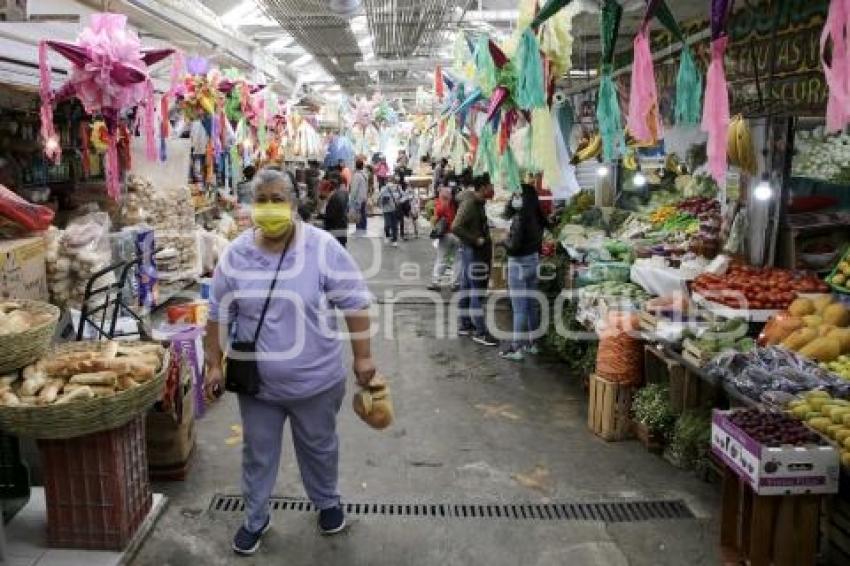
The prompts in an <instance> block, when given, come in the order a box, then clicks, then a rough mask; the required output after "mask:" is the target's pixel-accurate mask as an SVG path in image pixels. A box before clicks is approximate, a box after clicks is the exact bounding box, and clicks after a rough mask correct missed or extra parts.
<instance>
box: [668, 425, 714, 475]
mask: <svg viewBox="0 0 850 566" xmlns="http://www.w3.org/2000/svg"><path fill="white" fill-rule="evenodd" d="M710 442H711V416H710V414H708V413H706V412H702V411H686V412H685V413H683V414H682V415H681V416H680V417H679V419H678V420H677V421H676V424H675V425H674V427H673V432H672V433H671V434H670V441H669V443H668V444H667V447H666V449H665V451H664V455H665V457H666V458H667V459H668V460H669V461H670V462H672V463H673V465H675V466H676V467H679V468H682V469H684V470H691V469H694V468H697V467H699V464H700V461H701V460H704V459H706V458H708V451H709V450H710Z"/></svg>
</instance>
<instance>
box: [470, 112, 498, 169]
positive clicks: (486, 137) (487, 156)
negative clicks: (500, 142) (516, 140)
mask: <svg viewBox="0 0 850 566" xmlns="http://www.w3.org/2000/svg"><path fill="white" fill-rule="evenodd" d="M473 172H474V173H475V174H476V175H481V174H483V173H489V174H490V176H491V177H496V176H497V174H498V167H496V138H495V134H494V133H493V127H492V126H491V125H490V124H484V127H483V128H481V137H480V138H479V139H478V148H477V149H476V151H475V164H474V165H473Z"/></svg>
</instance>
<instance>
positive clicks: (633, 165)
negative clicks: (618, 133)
mask: <svg viewBox="0 0 850 566" xmlns="http://www.w3.org/2000/svg"><path fill="white" fill-rule="evenodd" d="M623 167H625V168H626V169H628V170H629V171H634V170H636V169H637V167H638V162H637V158H636V157H635V152H634V151H630V152H628V153H626V155H625V156H624V157H623Z"/></svg>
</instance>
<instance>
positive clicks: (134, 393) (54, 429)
mask: <svg viewBox="0 0 850 566" xmlns="http://www.w3.org/2000/svg"><path fill="white" fill-rule="evenodd" d="M169 362H170V355H169V352H168V350H167V349H165V348H162V347H161V346H160V345H159V344H155V343H138V342H133V343H123V342H122V343H117V342H73V343H68V344H62V345H60V346H57V347H56V348H55V349H53V350H51V351H50V352H49V354H48V355H47V356H45V357H44V358H42V359H40V360H39V361H38V362H36V363H35V364H32V365H30V366H27V367H26V368H24V370H23V371H22V375H21V376H20V377H18V379H17V380H16V381H11V382H10V379H11V377H9V376H6V377H4V378H2V379H4V380H5V382H3V381H0V428H2V429H3V430H5V431H7V432H9V433H11V434H14V435H16V436H21V437H26V438H36V439H63V438H75V437H78V436H84V435H87V434H92V433H95V432H101V431H105V430H111V429H114V428H118V427H120V426H122V425H124V424H126V423H127V422H129V421H130V420H131V419H132V418H133V417H135V416H137V415H138V414H139V413H142V412H144V411H147V410H148V409H149V408H150V407H151V405H153V404H154V403H156V401H157V400H158V399H159V398H160V396H161V394H162V389H163V386H164V384H165V379H166V374H167V373H168V367H169ZM30 394H31V395H30Z"/></svg>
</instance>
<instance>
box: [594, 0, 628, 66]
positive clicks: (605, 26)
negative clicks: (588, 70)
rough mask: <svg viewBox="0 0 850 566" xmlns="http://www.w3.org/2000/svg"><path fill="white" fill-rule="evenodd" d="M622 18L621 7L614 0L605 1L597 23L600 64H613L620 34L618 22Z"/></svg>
mask: <svg viewBox="0 0 850 566" xmlns="http://www.w3.org/2000/svg"><path fill="white" fill-rule="evenodd" d="M622 17H623V7H622V6H620V5H619V4H618V3H617V2H616V0H605V3H604V4H603V5H602V12H601V14H600V16H599V23H600V27H601V32H602V63H609V64H611V65H613V64H614V47H615V46H616V44H617V35H618V34H619V33H620V20H621V19H622Z"/></svg>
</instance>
